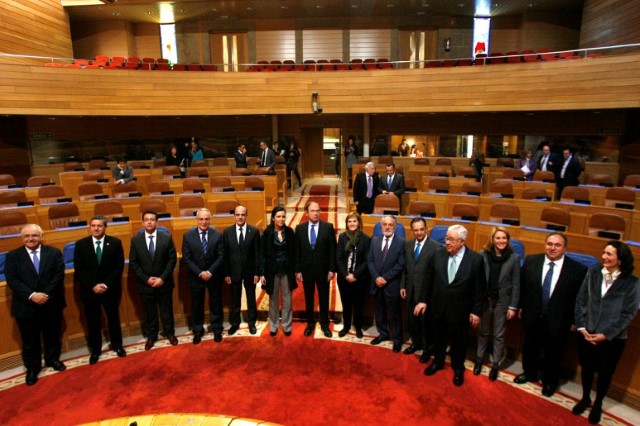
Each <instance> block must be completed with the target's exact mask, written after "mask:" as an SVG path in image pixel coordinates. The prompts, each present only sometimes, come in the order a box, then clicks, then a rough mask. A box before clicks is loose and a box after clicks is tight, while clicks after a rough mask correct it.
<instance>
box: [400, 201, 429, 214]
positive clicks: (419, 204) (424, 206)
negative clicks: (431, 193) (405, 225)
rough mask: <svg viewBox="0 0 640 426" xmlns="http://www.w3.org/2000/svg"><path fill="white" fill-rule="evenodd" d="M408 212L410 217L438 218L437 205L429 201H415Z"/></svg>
mask: <svg viewBox="0 0 640 426" xmlns="http://www.w3.org/2000/svg"><path fill="white" fill-rule="evenodd" d="M408 210H409V211H408V212H407V214H408V215H413V216H423V217H436V205H435V204H434V203H431V202H429V201H413V202H411V204H409V209H408Z"/></svg>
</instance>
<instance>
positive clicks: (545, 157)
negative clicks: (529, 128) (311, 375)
mask: <svg viewBox="0 0 640 426" xmlns="http://www.w3.org/2000/svg"><path fill="white" fill-rule="evenodd" d="M561 164H562V159H561V158H560V155H558V154H557V153H555V152H551V147H550V146H549V145H548V144H545V145H542V156H541V157H540V159H539V160H538V164H536V169H537V170H542V171H544V172H553V174H554V175H556V174H557V170H558V167H559V166H560V165H561Z"/></svg>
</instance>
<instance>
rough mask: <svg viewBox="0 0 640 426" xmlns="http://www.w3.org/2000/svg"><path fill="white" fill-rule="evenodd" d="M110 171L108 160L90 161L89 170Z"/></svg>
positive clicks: (96, 159)
mask: <svg viewBox="0 0 640 426" xmlns="http://www.w3.org/2000/svg"><path fill="white" fill-rule="evenodd" d="M98 169H99V170H109V166H108V165H107V162H106V160H104V159H102V158H95V159H93V160H89V170H98Z"/></svg>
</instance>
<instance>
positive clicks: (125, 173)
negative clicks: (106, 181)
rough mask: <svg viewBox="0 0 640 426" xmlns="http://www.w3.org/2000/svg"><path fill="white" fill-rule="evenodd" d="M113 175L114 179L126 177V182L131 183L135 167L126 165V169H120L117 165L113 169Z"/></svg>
mask: <svg viewBox="0 0 640 426" xmlns="http://www.w3.org/2000/svg"><path fill="white" fill-rule="evenodd" d="M111 175H112V176H113V179H115V180H120V179H124V183H129V182H131V181H132V180H133V168H132V167H129V166H126V167H125V168H124V170H120V169H119V168H118V167H117V166H116V167H114V168H113V169H111Z"/></svg>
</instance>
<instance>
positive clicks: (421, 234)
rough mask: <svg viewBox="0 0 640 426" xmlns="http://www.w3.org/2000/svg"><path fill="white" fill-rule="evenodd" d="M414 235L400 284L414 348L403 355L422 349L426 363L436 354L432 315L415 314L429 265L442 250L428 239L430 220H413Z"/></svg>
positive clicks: (408, 247) (405, 351)
mask: <svg viewBox="0 0 640 426" xmlns="http://www.w3.org/2000/svg"><path fill="white" fill-rule="evenodd" d="M411 232H412V233H413V237H414V238H412V239H410V240H408V241H406V242H405V244H404V249H405V255H404V257H405V261H406V266H405V269H404V273H403V274H402V281H401V283H400V297H402V298H403V299H405V300H406V301H407V316H408V324H409V334H410V335H411V346H409V347H408V348H406V349H405V350H404V353H405V354H407V355H411V354H413V353H415V352H416V351H419V350H422V351H423V352H422V355H420V362H421V363H423V364H424V363H426V362H427V361H429V359H431V354H432V353H433V348H432V347H431V346H432V344H433V342H432V340H433V339H432V332H431V321H430V319H429V314H430V313H429V312H428V311H427V312H424V313H421V314H418V315H414V313H413V311H414V309H415V307H416V305H417V304H418V301H419V298H420V292H421V291H422V287H423V286H425V285H427V284H426V282H425V279H426V272H427V266H428V265H429V264H430V263H431V262H433V255H434V253H435V252H436V251H438V250H441V249H442V246H440V244H439V243H438V242H437V241H434V240H432V239H431V238H429V237H428V236H427V221H426V220H424V218H422V217H414V218H413V219H412V220H411Z"/></svg>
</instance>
